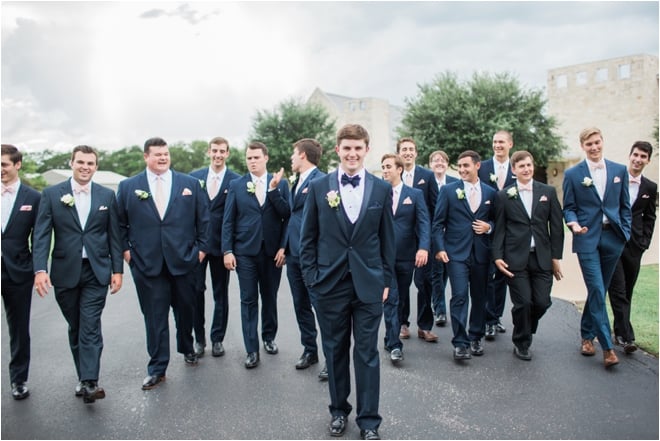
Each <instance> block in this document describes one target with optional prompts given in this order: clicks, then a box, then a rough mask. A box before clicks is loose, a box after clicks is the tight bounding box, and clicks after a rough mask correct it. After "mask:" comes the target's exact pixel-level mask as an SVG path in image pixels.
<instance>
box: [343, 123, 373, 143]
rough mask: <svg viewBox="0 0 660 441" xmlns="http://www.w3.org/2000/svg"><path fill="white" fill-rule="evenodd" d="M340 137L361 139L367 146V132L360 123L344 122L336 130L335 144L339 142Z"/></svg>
mask: <svg viewBox="0 0 660 441" xmlns="http://www.w3.org/2000/svg"><path fill="white" fill-rule="evenodd" d="M342 139H356V140H363V141H364V143H365V144H366V145H367V147H369V132H367V129H365V128H364V127H362V126H361V125H360V124H346V125H345V126H344V127H342V128H341V129H339V131H338V132H337V145H339V144H341V141H342Z"/></svg>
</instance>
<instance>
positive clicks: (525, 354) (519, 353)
mask: <svg viewBox="0 0 660 441" xmlns="http://www.w3.org/2000/svg"><path fill="white" fill-rule="evenodd" d="M513 355H515V356H516V357H518V358H520V359H521V360H525V361H530V360H531V359H532V354H531V352H529V349H523V348H519V347H518V346H514V347H513Z"/></svg>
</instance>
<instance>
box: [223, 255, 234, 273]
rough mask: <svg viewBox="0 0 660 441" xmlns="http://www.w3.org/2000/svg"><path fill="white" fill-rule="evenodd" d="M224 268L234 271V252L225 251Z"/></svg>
mask: <svg viewBox="0 0 660 441" xmlns="http://www.w3.org/2000/svg"><path fill="white" fill-rule="evenodd" d="M223 260H224V263H225V268H227V269H228V270H229V271H234V270H235V269H236V256H234V253H227V254H225V257H224V259H223Z"/></svg>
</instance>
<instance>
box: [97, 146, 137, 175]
mask: <svg viewBox="0 0 660 441" xmlns="http://www.w3.org/2000/svg"><path fill="white" fill-rule="evenodd" d="M142 151H143V150H142V147H140V146H138V145H133V146H131V147H124V148H123V149H120V150H115V151H114V152H111V153H107V154H105V155H104V157H103V158H99V170H107V171H113V172H115V173H119V174H120V175H124V176H133V175H135V174H137V173H139V172H141V171H142V170H144V167H145V166H144V157H143V154H142Z"/></svg>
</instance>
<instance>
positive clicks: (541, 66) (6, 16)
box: [1, 1, 658, 151]
mask: <svg viewBox="0 0 660 441" xmlns="http://www.w3.org/2000/svg"><path fill="white" fill-rule="evenodd" d="M1 7H2V142H3V143H12V144H15V145H17V146H19V148H22V149H24V150H26V151H39V150H43V149H46V148H50V149H55V150H65V149H70V148H71V147H73V146H74V145H77V144H89V145H92V146H94V147H97V148H99V149H102V150H114V149H117V148H122V147H126V146H130V145H134V144H137V145H142V143H143V142H144V140H145V139H147V138H149V137H151V136H161V137H163V138H165V139H166V140H168V142H170V143H174V142H177V141H184V142H191V141H193V140H196V139H202V140H208V139H210V138H211V137H213V136H224V137H226V138H228V139H229V140H230V142H231V144H232V145H233V146H236V147H240V148H242V147H243V144H244V142H245V141H247V139H246V138H247V136H248V132H249V131H250V127H251V124H252V119H253V117H254V116H255V115H256V112H257V110H272V109H274V107H275V106H276V105H277V104H278V103H279V102H281V101H283V100H285V99H288V98H292V97H300V98H302V99H303V100H306V99H307V98H308V97H309V95H310V94H311V93H312V91H313V90H314V88H315V87H320V88H321V89H322V90H324V91H326V92H330V93H334V94H339V95H345V96H353V97H377V98H383V99H387V100H389V102H390V103H392V104H396V105H401V106H403V105H404V104H405V99H406V98H412V97H414V96H415V95H416V94H417V92H418V87H417V85H418V84H423V83H428V82H430V81H432V80H433V79H434V77H435V76H436V75H437V74H438V73H441V72H444V71H452V72H455V73H456V74H458V75H459V76H460V77H461V78H462V79H468V78H469V77H470V76H471V75H472V74H473V73H474V72H476V71H478V72H489V73H498V72H505V71H506V72H510V73H512V74H513V75H515V76H516V77H517V78H518V79H519V80H520V82H521V83H522V84H523V86H524V87H526V88H534V89H545V87H546V80H547V71H548V69H552V68H556V67H563V66H569V65H572V64H578V63H584V62H590V61H597V60H601V59H608V58H615V57H620V56H626V55H634V54H642V53H645V54H651V55H656V56H657V55H658V2H190V3H188V2H4V1H3V2H2V6H1Z"/></svg>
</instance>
